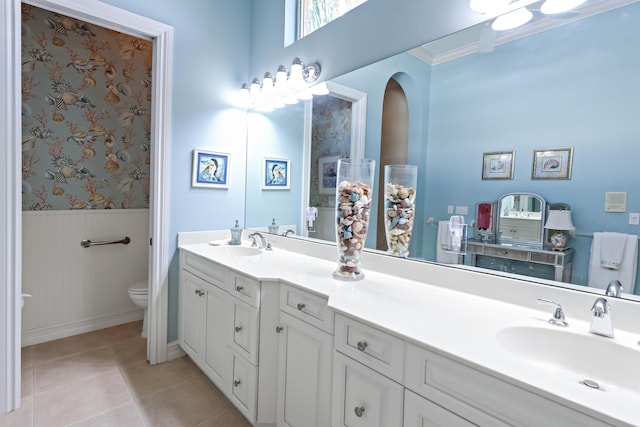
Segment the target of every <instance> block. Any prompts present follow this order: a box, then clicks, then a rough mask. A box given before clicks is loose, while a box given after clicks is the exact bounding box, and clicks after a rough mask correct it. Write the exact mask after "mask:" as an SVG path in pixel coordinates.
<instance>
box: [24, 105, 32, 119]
mask: <svg viewBox="0 0 640 427" xmlns="http://www.w3.org/2000/svg"><path fill="white" fill-rule="evenodd" d="M22 115H23V116H27V117H28V116H30V115H31V107H29V104H27V103H26V102H23V103H22Z"/></svg>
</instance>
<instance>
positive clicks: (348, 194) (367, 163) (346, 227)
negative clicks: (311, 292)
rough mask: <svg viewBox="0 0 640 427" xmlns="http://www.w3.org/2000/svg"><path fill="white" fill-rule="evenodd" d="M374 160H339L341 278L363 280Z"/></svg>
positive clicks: (338, 206) (338, 195) (337, 271)
mask: <svg viewBox="0 0 640 427" xmlns="http://www.w3.org/2000/svg"><path fill="white" fill-rule="evenodd" d="M374 170H375V160H369V159H361V160H351V159H340V160H338V175H337V188H336V236H337V244H338V268H337V269H336V270H335V271H334V273H333V277H334V278H336V279H339V280H362V279H363V278H364V274H363V273H362V269H361V268H360V255H361V254H362V250H363V249H364V243H365V240H366V238H367V231H369V217H370V209H371V198H372V197H373V175H374Z"/></svg>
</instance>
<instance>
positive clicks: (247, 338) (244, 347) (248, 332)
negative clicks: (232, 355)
mask: <svg viewBox="0 0 640 427" xmlns="http://www.w3.org/2000/svg"><path fill="white" fill-rule="evenodd" d="M232 312H233V315H232V319H233V325H231V331H230V332H231V336H230V339H229V342H230V343H231V347H232V348H233V349H234V350H235V351H237V352H238V353H240V354H241V355H243V356H244V357H246V358H247V360H249V361H250V362H251V363H252V364H254V365H257V364H258V332H259V324H258V309H256V308H255V307H252V306H250V305H248V304H245V303H244V302H241V301H235V300H234V301H232Z"/></svg>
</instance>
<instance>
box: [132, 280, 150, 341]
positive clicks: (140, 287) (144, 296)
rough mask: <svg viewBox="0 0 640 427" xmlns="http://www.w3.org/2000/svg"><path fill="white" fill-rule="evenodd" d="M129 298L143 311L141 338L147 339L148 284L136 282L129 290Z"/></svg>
mask: <svg viewBox="0 0 640 427" xmlns="http://www.w3.org/2000/svg"><path fill="white" fill-rule="evenodd" d="M129 298H131V301H133V303H134V304H135V305H137V306H138V307H140V308H143V309H144V319H143V320H142V338H146V337H147V307H148V305H149V282H147V281H146V280H145V281H143V282H138V283H136V284H135V285H133V286H131V287H130V288H129Z"/></svg>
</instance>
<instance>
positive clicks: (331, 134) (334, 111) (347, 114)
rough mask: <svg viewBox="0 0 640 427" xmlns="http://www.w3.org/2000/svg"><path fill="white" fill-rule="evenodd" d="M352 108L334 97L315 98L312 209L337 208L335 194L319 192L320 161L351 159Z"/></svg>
mask: <svg viewBox="0 0 640 427" xmlns="http://www.w3.org/2000/svg"><path fill="white" fill-rule="evenodd" d="M351 107H352V103H351V102H350V101H345V100H344V99H340V98H336V97H334V96H331V95H324V96H314V97H313V113H312V118H311V183H310V184H311V186H310V193H309V194H310V200H309V203H310V206H317V207H333V206H335V203H336V196H335V194H331V195H325V194H320V192H319V182H318V180H319V177H318V159H319V158H320V157H327V156H338V157H340V158H349V157H351V115H352V112H351Z"/></svg>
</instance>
